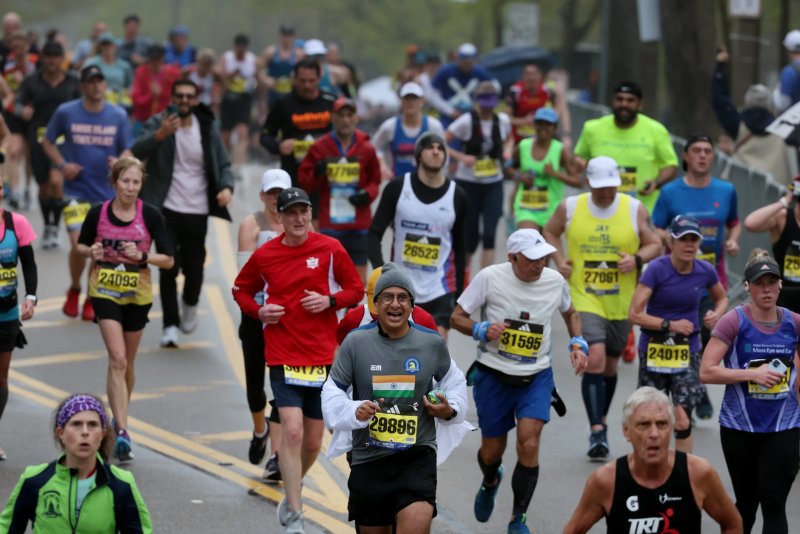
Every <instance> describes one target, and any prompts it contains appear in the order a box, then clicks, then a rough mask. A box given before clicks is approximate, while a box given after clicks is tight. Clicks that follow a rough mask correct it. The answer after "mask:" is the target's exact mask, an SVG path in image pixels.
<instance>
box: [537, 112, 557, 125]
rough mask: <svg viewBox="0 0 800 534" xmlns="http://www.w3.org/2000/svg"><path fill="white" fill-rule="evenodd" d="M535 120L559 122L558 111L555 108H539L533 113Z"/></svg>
mask: <svg viewBox="0 0 800 534" xmlns="http://www.w3.org/2000/svg"><path fill="white" fill-rule="evenodd" d="M533 121H534V122H536V121H542V122H549V123H551V124H558V113H556V110H554V109H553V108H539V109H537V110H536V113H534V115H533Z"/></svg>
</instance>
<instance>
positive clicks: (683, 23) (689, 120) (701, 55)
mask: <svg viewBox="0 0 800 534" xmlns="http://www.w3.org/2000/svg"><path fill="white" fill-rule="evenodd" d="M661 27H662V34H663V36H664V50H665V56H666V67H667V70H666V72H667V77H666V78H667V89H668V94H669V106H670V111H671V124H670V125H669V128H670V131H671V132H673V133H675V134H677V135H682V136H686V135H688V134H690V133H692V132H694V131H709V130H716V119H715V118H714V113H713V110H712V109H711V103H710V101H711V96H710V84H711V76H712V74H713V70H714V51H715V48H716V29H715V24H714V10H713V9H708V5H707V4H706V3H705V2H697V1H696V0H661Z"/></svg>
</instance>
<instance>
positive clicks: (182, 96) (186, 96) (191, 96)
mask: <svg viewBox="0 0 800 534" xmlns="http://www.w3.org/2000/svg"><path fill="white" fill-rule="evenodd" d="M172 97H173V98H174V99H175V100H192V99H194V98H197V95H194V94H191V93H175V94H174V95H172Z"/></svg>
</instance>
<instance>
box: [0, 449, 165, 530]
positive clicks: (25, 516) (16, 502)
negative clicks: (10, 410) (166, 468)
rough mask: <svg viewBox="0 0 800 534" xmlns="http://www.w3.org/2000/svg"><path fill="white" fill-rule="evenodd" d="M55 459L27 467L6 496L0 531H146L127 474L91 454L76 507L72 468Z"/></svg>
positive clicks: (147, 523) (144, 512)
mask: <svg viewBox="0 0 800 534" xmlns="http://www.w3.org/2000/svg"><path fill="white" fill-rule="evenodd" d="M63 458H64V456H63V455H62V456H61V457H60V458H59V459H58V460H55V461H53V462H50V463H49V464H41V465H35V466H30V467H27V468H26V469H25V472H24V473H22V475H21V476H20V477H19V482H17V485H16V486H15V487H14V491H12V492H11V496H10V497H9V498H8V503H7V504H6V508H5V510H3V513H2V515H0V532H3V533H9V534H17V533H19V534H22V533H24V532H25V529H26V528H27V526H28V523H30V524H31V526H32V529H33V530H32V532H33V534H64V533H69V532H71V533H72V534H116V533H117V532H120V533H122V534H138V533H142V534H145V533H152V532H153V525H152V523H151V522H150V513H149V512H148V511H147V505H145V503H144V500H142V496H141V495H140V494H139V490H138V488H137V487H136V482H135V481H134V479H133V474H132V473H130V472H129V471H125V470H124V469H120V468H119V467H116V466H113V465H110V464H107V463H105V462H103V460H102V458H101V457H100V456H99V455H98V456H97V474H96V477H95V481H94V483H93V484H92V487H91V489H90V490H89V493H87V494H86V497H85V498H84V499H83V503H82V504H81V508H80V511H78V512H76V506H75V505H76V499H77V494H78V472H77V470H76V469H70V468H68V467H65V466H63V465H62V464H61V463H60V462H61V460H62V459H63Z"/></svg>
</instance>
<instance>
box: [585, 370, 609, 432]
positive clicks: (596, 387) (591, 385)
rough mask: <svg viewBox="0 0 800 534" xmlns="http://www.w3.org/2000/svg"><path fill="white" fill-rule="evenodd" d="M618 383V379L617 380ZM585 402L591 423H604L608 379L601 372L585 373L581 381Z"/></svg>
mask: <svg viewBox="0 0 800 534" xmlns="http://www.w3.org/2000/svg"><path fill="white" fill-rule="evenodd" d="M615 383H616V381H615ZM581 393H582V394H583V404H584V406H586V415H588V416H589V424H591V425H602V424H603V415H604V414H603V410H604V409H606V380H605V377H604V376H603V375H601V374H595V373H584V375H583V380H582V381H581Z"/></svg>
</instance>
